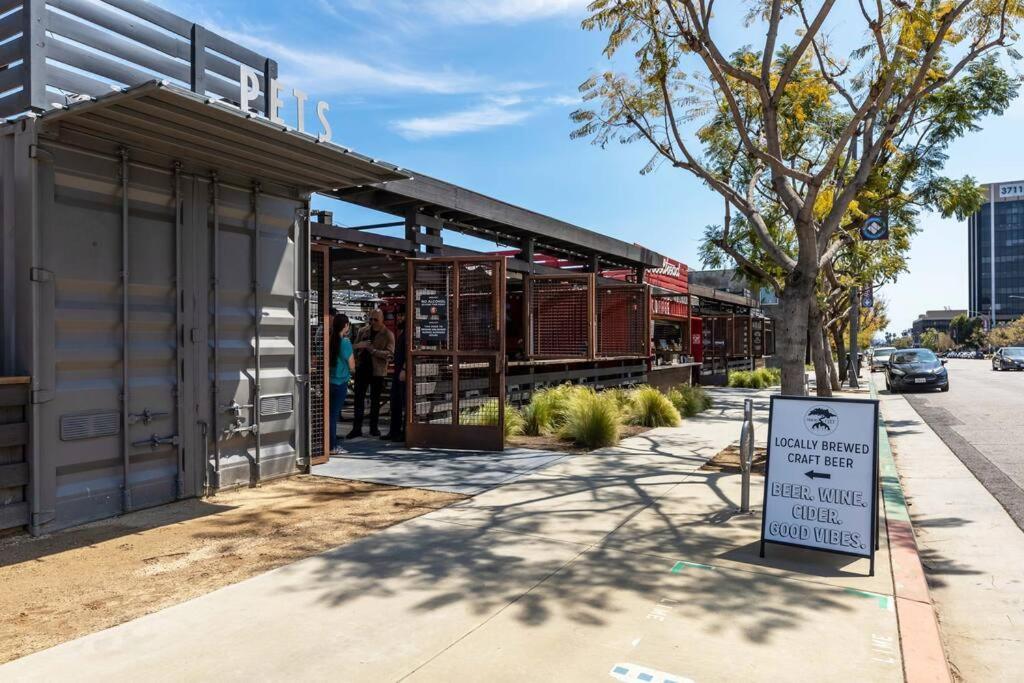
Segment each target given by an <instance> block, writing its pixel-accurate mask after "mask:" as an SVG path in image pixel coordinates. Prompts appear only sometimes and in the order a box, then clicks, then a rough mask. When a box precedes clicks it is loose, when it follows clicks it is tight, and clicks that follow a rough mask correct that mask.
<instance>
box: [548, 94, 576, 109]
mask: <svg viewBox="0 0 1024 683" xmlns="http://www.w3.org/2000/svg"><path fill="white" fill-rule="evenodd" d="M544 102H546V103H547V104H553V105H555V106H556V107H575V106H578V105H580V104H583V100H582V99H581V98H580V97H579V96H578V95H576V96H573V95H555V96H553V97H546V98H544Z"/></svg>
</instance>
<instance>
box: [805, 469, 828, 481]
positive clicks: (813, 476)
mask: <svg viewBox="0 0 1024 683" xmlns="http://www.w3.org/2000/svg"><path fill="white" fill-rule="evenodd" d="M804 474H806V475H807V478H808V479H831V478H832V475H831V474H825V473H824V472H815V471H814V470H807V471H806V472H804Z"/></svg>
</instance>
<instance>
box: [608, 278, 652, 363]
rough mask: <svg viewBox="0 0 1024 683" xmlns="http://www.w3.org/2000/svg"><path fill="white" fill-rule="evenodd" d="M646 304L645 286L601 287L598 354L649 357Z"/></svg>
mask: <svg viewBox="0 0 1024 683" xmlns="http://www.w3.org/2000/svg"><path fill="white" fill-rule="evenodd" d="M646 305H647V292H646V291H645V290H644V289H643V288H641V287H622V286H615V287H598V288H597V355H599V356H603V357H611V356H646V355H647V343H648V340H647V317H646V311H645V310H644V308H645V306H646Z"/></svg>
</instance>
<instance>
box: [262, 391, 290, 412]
mask: <svg viewBox="0 0 1024 683" xmlns="http://www.w3.org/2000/svg"><path fill="white" fill-rule="evenodd" d="M294 409H295V399H294V398H293V397H292V395H291V394H277V395H276V396H263V397H262V398H260V415H262V416H267V415H286V414H288V413H290V412H292V411H293V410H294Z"/></svg>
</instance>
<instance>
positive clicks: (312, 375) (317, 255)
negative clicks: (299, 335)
mask: <svg viewBox="0 0 1024 683" xmlns="http://www.w3.org/2000/svg"><path fill="white" fill-rule="evenodd" d="M330 254H331V250H330V249H329V248H328V247H324V246H320V245H313V246H311V247H310V255H309V455H310V464H311V465H322V464H324V463H325V462H327V461H328V460H329V459H330V453H329V450H330V449H329V446H330V444H329V443H328V440H329V439H328V430H329V429H330V426H331V425H330V422H329V419H330V417H329V413H330V406H329V405H328V402H329V399H330V396H329V389H330V387H329V386H328V385H327V381H328V374H327V366H328V358H327V355H328V353H329V341H328V337H329V336H330V330H329V329H328V328H329V327H330V316H329V315H328V313H329V310H330V304H331V286H330V282H331V266H330ZM337 412H338V411H337V408H335V411H334V415H333V416H332V417H334V418H335V419H336V418H337Z"/></svg>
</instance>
